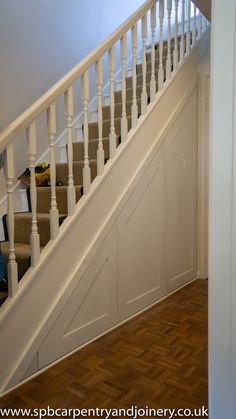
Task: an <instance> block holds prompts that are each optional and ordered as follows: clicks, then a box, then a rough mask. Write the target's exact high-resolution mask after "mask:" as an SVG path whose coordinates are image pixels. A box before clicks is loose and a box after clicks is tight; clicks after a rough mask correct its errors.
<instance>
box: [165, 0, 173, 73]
mask: <svg viewBox="0 0 236 419" xmlns="http://www.w3.org/2000/svg"><path fill="white" fill-rule="evenodd" d="M171 11H172V0H167V20H168V30H167V43H168V45H167V48H168V51H167V59H166V79H167V80H169V79H170V77H171Z"/></svg>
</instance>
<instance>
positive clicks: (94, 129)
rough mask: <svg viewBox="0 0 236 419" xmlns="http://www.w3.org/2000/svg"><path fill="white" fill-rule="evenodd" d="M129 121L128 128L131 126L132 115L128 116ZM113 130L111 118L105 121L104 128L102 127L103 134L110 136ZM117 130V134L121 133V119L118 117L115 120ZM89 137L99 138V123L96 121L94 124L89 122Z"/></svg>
mask: <svg viewBox="0 0 236 419" xmlns="http://www.w3.org/2000/svg"><path fill="white" fill-rule="evenodd" d="M127 121H128V130H130V128H131V118H130V116H128V117H127ZM110 130H111V123H110V121H109V120H107V121H104V122H103V129H102V135H103V137H109V134H110ZM115 132H116V135H120V134H121V120H120V119H116V120H115ZM89 138H90V139H98V124H97V123H96V122H95V123H93V124H89Z"/></svg>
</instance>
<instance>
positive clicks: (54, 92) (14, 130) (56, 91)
mask: <svg viewBox="0 0 236 419" xmlns="http://www.w3.org/2000/svg"><path fill="white" fill-rule="evenodd" d="M157 1H158V0H147V1H146V2H145V3H144V4H143V5H142V6H141V7H140V8H139V9H138V10H137V11H136V12H135V13H133V14H132V15H131V16H130V18H129V19H127V20H126V21H125V22H124V23H123V24H122V25H120V26H119V28H118V29H117V30H115V31H114V32H113V33H112V34H111V35H110V36H109V37H108V38H106V39H105V41H104V42H102V43H101V44H100V45H99V46H98V47H97V48H95V49H94V50H93V51H92V52H91V53H90V54H89V55H87V57H86V58H84V59H83V60H82V61H80V63H79V64H77V65H76V66H75V67H74V68H73V69H72V70H70V71H69V72H68V73H67V74H66V75H65V76H64V77H62V78H61V79H60V80H59V81H58V82H57V83H56V84H54V86H53V87H52V88H51V89H49V90H48V91H47V92H46V93H44V95H42V96H41V97H40V98H39V99H38V100H36V101H35V102H34V103H33V104H32V106H30V107H29V108H28V109H27V110H26V111H25V112H23V113H22V114H21V115H20V116H19V117H18V118H17V119H16V120H15V121H14V122H13V123H12V124H10V125H9V126H8V127H7V128H6V129H5V130H3V131H2V133H1V134H0V151H1V150H3V149H5V148H6V147H7V146H8V144H10V142H11V141H12V140H13V139H14V138H15V137H16V136H17V135H19V134H20V133H21V132H22V131H23V130H24V129H25V128H26V127H28V126H29V125H30V124H31V123H32V122H33V121H34V120H35V119H36V118H37V117H38V116H39V115H40V114H41V113H42V112H43V111H45V109H47V108H49V106H50V105H51V104H52V103H53V102H54V101H55V100H56V99H57V97H58V96H60V95H61V94H64V92H65V91H66V90H67V89H68V88H70V87H71V85H72V84H73V83H74V82H75V81H76V80H77V79H78V78H80V77H81V76H82V75H83V74H84V73H85V72H86V71H87V69H88V68H89V67H90V66H91V65H92V64H94V63H95V62H97V61H98V60H99V59H100V57H101V56H102V55H103V54H104V53H105V52H106V51H108V50H109V49H110V48H111V47H112V46H113V45H114V44H115V43H116V42H117V41H118V40H119V39H121V38H122V36H123V35H124V34H126V32H127V31H128V30H129V29H131V27H133V26H134V24H135V23H136V22H137V21H138V20H139V19H140V18H142V17H143V16H144V15H145V13H146V12H147V11H148V10H149V9H151V8H152V7H153V6H154V4H155V3H156V2H157Z"/></svg>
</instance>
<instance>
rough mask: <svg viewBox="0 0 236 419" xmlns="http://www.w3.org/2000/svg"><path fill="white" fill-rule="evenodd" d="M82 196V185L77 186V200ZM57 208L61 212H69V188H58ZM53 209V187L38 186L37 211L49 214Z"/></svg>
mask: <svg viewBox="0 0 236 419" xmlns="http://www.w3.org/2000/svg"><path fill="white" fill-rule="evenodd" d="M81 196H82V190H81V188H80V187H76V202H78V201H79V199H80V198H81ZM56 199H57V208H58V211H59V214H67V188H66V187H65V188H64V187H57V188H56ZM50 209H51V188H47V187H45V188H37V211H38V212H43V213H47V214H49V212H50Z"/></svg>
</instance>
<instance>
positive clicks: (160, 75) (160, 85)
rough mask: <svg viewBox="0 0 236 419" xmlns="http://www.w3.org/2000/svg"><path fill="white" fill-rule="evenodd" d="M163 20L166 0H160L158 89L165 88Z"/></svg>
mask: <svg viewBox="0 0 236 419" xmlns="http://www.w3.org/2000/svg"><path fill="white" fill-rule="evenodd" d="M163 21H164V0H159V22H160V39H159V69H158V90H161V89H162V88H163V83H164V70H163Z"/></svg>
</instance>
